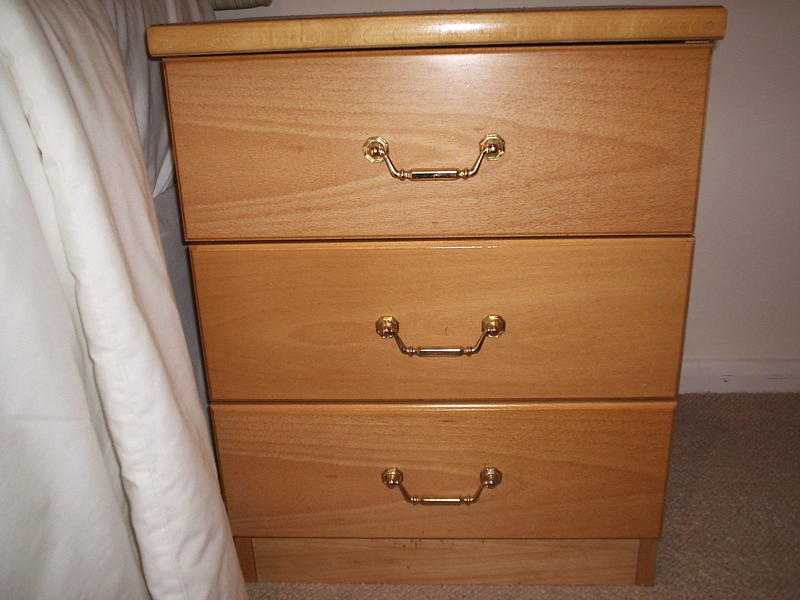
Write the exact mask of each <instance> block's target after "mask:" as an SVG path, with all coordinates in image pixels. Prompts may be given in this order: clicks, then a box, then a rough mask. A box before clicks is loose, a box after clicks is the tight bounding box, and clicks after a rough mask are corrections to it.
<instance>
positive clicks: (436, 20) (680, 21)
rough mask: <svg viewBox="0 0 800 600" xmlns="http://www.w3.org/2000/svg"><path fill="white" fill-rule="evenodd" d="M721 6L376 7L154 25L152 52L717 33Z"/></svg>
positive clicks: (693, 37)
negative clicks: (353, 12) (391, 10)
mask: <svg viewBox="0 0 800 600" xmlns="http://www.w3.org/2000/svg"><path fill="white" fill-rule="evenodd" d="M726 17H727V13H726V10H725V9H724V8H723V7H720V6H714V7H696V8H598V9H558V10H526V11H502V12H481V11H478V12H460V13H455V12H450V13H416V14H384V15H373V16H339V17H313V18H311V17H304V18H293V19H260V20H253V21H219V22H211V23H194V24H188V25H181V24H178V25H156V26H154V27H150V28H149V29H148V30H147V45H148V48H149V51H150V55H151V56H153V57H155V58H163V57H168V56H197V55H213V54H250V53H262V52H291V51H310V50H359V49H362V50H363V49H374V48H407V47H433V46H486V45H520V44H565V43H596V42H669V41H698V40H699V41H702V40H717V39H720V38H722V37H723V36H724V34H725V24H726Z"/></svg>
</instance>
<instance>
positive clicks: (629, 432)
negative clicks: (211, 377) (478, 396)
mask: <svg viewBox="0 0 800 600" xmlns="http://www.w3.org/2000/svg"><path fill="white" fill-rule="evenodd" d="M674 406H675V402H674V401H671V400H664V401H619V402H609V401H598V402H534V403H519V404H511V403H509V404H497V403H492V404H482V405H481V404H470V405H466V404H444V405H443V404H350V403H348V404H275V403H269V404H255V403H247V404H214V405H212V416H213V420H214V429H215V437H216V443H217V452H218V456H219V464H220V470H221V475H222V482H223V488H224V493H225V498H226V503H227V507H228V513H229V516H230V520H231V525H232V528H233V532H234V535H237V536H245V537H250V536H252V537H323V538H324V537H351V538H540V539H541V538H655V537H658V536H659V535H660V531H661V515H662V506H663V499H664V490H665V485H666V477H667V466H668V455H669V444H670V434H671V428H672V413H673V410H674ZM487 466H492V467H496V468H497V469H499V470H500V471H501V472H502V481H501V482H500V483H499V485H496V487H493V488H489V489H482V493H481V495H480V497H479V499H478V501H476V502H473V503H471V504H468V505H464V504H461V505H453V506H419V505H416V506H412V505H411V504H410V503H409V502H407V501H406V500H405V499H404V498H403V495H402V494H401V490H400V489H399V488H392V489H390V488H388V487H387V486H386V485H385V480H384V479H383V478H382V474H383V473H384V472H385V471H386V470H387V469H389V468H393V467H394V468H397V469H400V470H401V471H402V473H403V476H404V481H403V485H404V486H405V487H406V488H407V490H408V493H409V494H410V495H416V496H430V497H453V498H457V497H459V496H465V495H471V494H475V492H476V489H478V488H479V474H480V473H481V471H482V469H484V467H487Z"/></svg>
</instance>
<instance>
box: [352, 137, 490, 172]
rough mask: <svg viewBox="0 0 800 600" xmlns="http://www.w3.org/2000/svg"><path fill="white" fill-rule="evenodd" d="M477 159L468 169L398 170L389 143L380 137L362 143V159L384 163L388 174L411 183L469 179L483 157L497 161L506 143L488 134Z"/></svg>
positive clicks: (478, 167)
mask: <svg viewBox="0 0 800 600" xmlns="http://www.w3.org/2000/svg"><path fill="white" fill-rule="evenodd" d="M479 148H480V152H479V154H478V158H476V159H475V162H474V163H473V164H472V166H471V167H470V168H469V169H398V168H397V167H395V166H394V163H393V162H392V159H391V158H389V142H387V141H386V140H385V139H384V138H382V137H371V138H368V139H367V141H366V142H365V143H364V158H366V159H367V160H368V161H370V162H385V163H386V167H387V168H388V169H389V173H390V174H391V176H392V177H395V178H396V179H401V180H404V179H411V180H412V181H423V180H427V181H431V180H433V181H438V180H443V179H469V178H470V177H472V176H473V175H475V174H477V173H478V169H480V168H481V163H482V162H483V159H484V157H485V158H487V159H489V160H497V159H498V158H500V157H501V156H503V153H504V152H505V151H506V143H505V141H503V138H501V137H500V136H499V135H497V134H496V133H490V134H489V135H487V136H486V137H485V138H483V140H482V141H481V143H480V146H479Z"/></svg>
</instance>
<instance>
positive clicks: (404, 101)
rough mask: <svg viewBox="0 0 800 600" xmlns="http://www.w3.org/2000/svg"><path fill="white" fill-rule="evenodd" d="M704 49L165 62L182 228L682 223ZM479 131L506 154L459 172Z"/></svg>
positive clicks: (251, 230) (553, 229)
mask: <svg viewBox="0 0 800 600" xmlns="http://www.w3.org/2000/svg"><path fill="white" fill-rule="evenodd" d="M710 52H711V47H710V45H702V44H701V45H685V44H664V45H650V46H647V45H623V46H620V45H607V46H576V47H563V46H562V47H521V48H491V49H490V48H472V49H470V48H468V49H445V50H434V49H427V50H424V51H362V52H340V53H304V54H297V53H295V54H284V55H281V54H277V55H268V56H263V55H262V56H257V55H256V56H235V57H207V58H192V59H170V60H167V61H166V63H165V73H166V82H167V89H168V95H169V104H170V111H171V119H172V133H173V143H174V149H175V153H176V159H177V169H178V176H179V181H180V188H181V197H182V205H183V217H184V225H185V233H186V236H187V238H188V239H190V240H224V239H265V240H266V239H330V238H373V237H403V238H429V237H487V236H490V237H497V236H500V237H503V236H524V235H568V234H630V233H637V232H638V233H687V232H691V230H692V228H693V222H694V212H695V208H694V207H695V199H696V192H697V178H698V167H699V158H700V147H701V138H702V129H703V118H704V110H705V102H706V86H707V78H708V64H709V57H710ZM488 133H497V134H499V135H500V136H501V137H502V138H503V139H504V141H505V143H506V152H505V154H504V155H503V156H502V157H501V158H500V159H499V160H496V161H485V162H484V164H483V165H482V166H481V167H480V169H479V171H478V173H477V174H476V175H475V176H474V177H472V178H470V179H468V180H464V181H448V182H404V181H399V180H397V179H393V178H392V177H390V175H389V173H388V170H387V167H386V166H385V164H383V163H377V164H373V163H370V162H368V161H367V160H365V158H364V154H363V150H362V147H363V145H364V143H365V141H366V140H367V138H369V137H372V136H382V137H384V138H385V139H386V140H387V141H388V142H389V156H390V157H391V158H392V160H393V161H394V162H395V163H396V165H397V166H398V168H417V167H422V168H445V167H446V168H452V167H468V166H470V165H471V164H472V162H473V161H474V160H475V158H476V156H477V154H478V145H479V142H480V141H481V139H482V138H483V137H484V136H485V135H486V134H488Z"/></svg>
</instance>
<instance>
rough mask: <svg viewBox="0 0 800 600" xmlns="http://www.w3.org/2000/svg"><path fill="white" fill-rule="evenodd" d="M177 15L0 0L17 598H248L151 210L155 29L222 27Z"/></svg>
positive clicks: (11, 562) (0, 342) (0, 488)
mask: <svg viewBox="0 0 800 600" xmlns="http://www.w3.org/2000/svg"><path fill="white" fill-rule="evenodd" d="M162 4H163V5H164V6H166V7H167V9H165V10H166V13H161V15H162V16H161V17H153V16H152V15H153V13H152V11H151V12H148V11H149V10H150V9H152V8H153V6H155V3H151V2H146V1H145V0H142V2H134V1H133V0H128V1H124V0H120V1H119V2H110V1H106V2H96V1H92V0H65V1H59V2H52V1H48V0H29V1H28V2H23V1H22V0H0V291H2V293H3V302H2V303H0V417H1V418H0V498H1V499H2V500H0V540H2V542H3V543H2V544H0V590H2V591H0V596H2V597H3V598H11V599H25V600H28V599H39V598H42V599H49V598H58V599H71V598H89V599H94V598H98V599H105V598H114V599H128V598H131V599H139V598H148V597H152V598H156V599H170V600H172V599H180V600H195V599H202V598H224V599H229V598H230V599H236V598H245V592H244V586H243V583H242V577H241V572H240V571H239V567H238V564H237V561H236V554H235V550H234V547H233V542H232V538H231V535H230V530H229V525H228V522H227V519H226V516H225V512H224V507H223V505H222V501H221V497H220V491H219V485H218V482H217V474H216V468H215V465H214V457H213V452H212V449H211V444H210V439H209V435H208V426H207V421H206V417H205V412H204V408H203V405H202V404H201V402H200V400H199V398H198V392H197V387H196V384H195V379H194V376H193V372H192V367H191V364H190V361H189V356H188V352H187V349H186V342H185V338H184V335H183V331H182V328H181V323H180V319H179V316H178V313H177V309H176V304H175V298H174V295H173V293H172V290H171V287H170V284H169V279H168V275H167V271H166V267H165V262H164V252H163V249H162V246H161V242H160V239H159V235H158V229H157V225H156V217H155V213H154V211H153V203H152V197H153V191H154V189H155V188H154V186H156V185H164V182H167V183H168V181H169V180H170V179H171V176H170V175H167V174H165V173H167V172H168V171H169V167H167V166H165V165H166V164H167V163H168V162H169V160H168V158H167V153H168V148H167V146H166V129H165V128H166V124H165V123H164V122H162V121H160V118H159V117H158V115H157V113H158V111H159V110H161V109H160V108H158V103H159V102H161V99H160V97H159V98H158V99H155V98H156V96H158V94H160V90H159V91H158V92H156V91H155V88H156V87H157V86H155V85H154V84H153V81H154V80H153V76H152V70H151V69H152V68H154V67H151V65H149V64H148V63H147V62H141V56H140V55H141V52H140V50H141V49H143V47H144V46H143V43H144V42H143V41H142V38H141V37H140V34H141V33H142V32H141V29H142V27H143V24H144V23H147V22H148V19H153V18H163V20H165V21H166V20H175V19H177V18H182V19H183V20H188V19H186V18H185V17H187V16H188V17H189V18H201V17H204V16H208V14H209V13H208V9H207V8H203V9H202V10H201V6H200V5H199V4H197V3H190V2H188V0H187V1H186V2H182V3H181V2H177V1H175V2H166V3H159V6H160V5H162ZM192 5H194V8H192ZM137 7H138V8H137ZM169 7H172V8H169ZM170 10H172V12H169V11H170ZM137 11H138V12H137ZM181 11H184V12H181ZM147 15H150V17H148V16H147ZM123 17H124V18H123ZM123 24H124V26H123ZM137 31H139V33H136V32H137ZM126 36H127V37H126ZM132 65H138V66H132ZM126 66H127V67H128V71H127V72H126ZM155 68H157V67H155ZM137 69H138V70H137ZM137 73H138V74H137ZM145 73H146V74H147V77H146V78H145V77H144V74H145ZM145 82H146V83H145ZM159 82H160V80H159ZM145 104H146V106H145ZM162 128H163V129H162ZM162 134H163V135H162ZM143 147H144V148H145V151H143ZM145 157H147V161H146V160H145Z"/></svg>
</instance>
